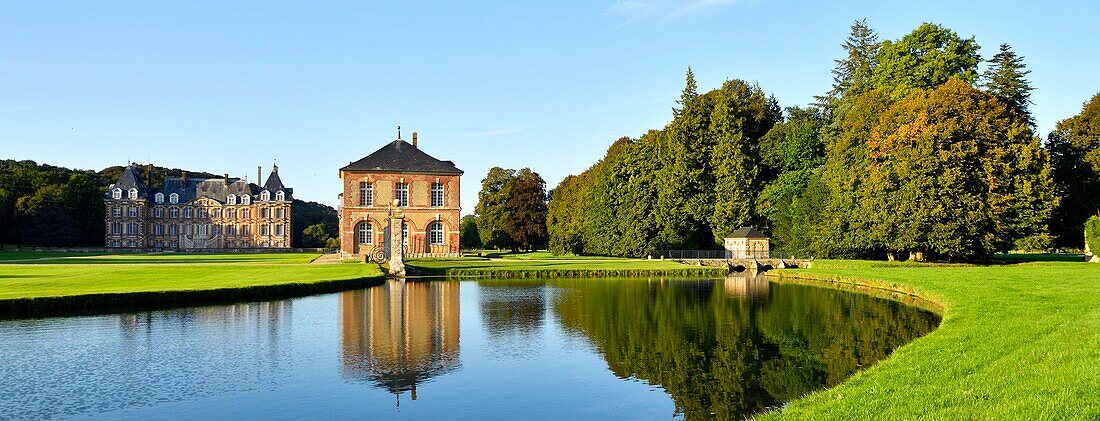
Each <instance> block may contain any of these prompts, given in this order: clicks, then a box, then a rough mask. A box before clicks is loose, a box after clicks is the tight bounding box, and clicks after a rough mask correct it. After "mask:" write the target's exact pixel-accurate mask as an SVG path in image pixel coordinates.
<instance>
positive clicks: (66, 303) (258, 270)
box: [0, 254, 382, 317]
mask: <svg viewBox="0 0 1100 421" xmlns="http://www.w3.org/2000/svg"><path fill="white" fill-rule="evenodd" d="M316 257H317V255H316V254H152V255H149V254H126V255H101V256H79V257H63V258H56V259H47V260H34V261H20V262H18V263H4V262H0V316H3V317H16V316H28V315H40V314H54V313H58V314H69V313H83V312H98V311H107V310H110V309H115V308H117V307H125V306H132V305H139V306H166V305H197V304H206V303H217V302H232V301H240V300H250V299H274V298H283V297H288V296H295V295H305V294H312V293H320V292H328V291H335V290H339V289H343V288H349V287H352V286H355V285H366V284H369V283H371V282H374V281H375V280H378V279H381V277H382V272H381V271H380V270H379V269H378V267H377V266H374V265H362V264H330V265H313V264H310V263H309V262H310V261H311V260H313V259H314V258H316Z"/></svg>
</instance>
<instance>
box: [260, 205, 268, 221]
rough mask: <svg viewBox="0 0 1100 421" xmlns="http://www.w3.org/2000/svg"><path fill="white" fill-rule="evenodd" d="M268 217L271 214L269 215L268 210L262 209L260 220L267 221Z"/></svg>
mask: <svg viewBox="0 0 1100 421" xmlns="http://www.w3.org/2000/svg"><path fill="white" fill-rule="evenodd" d="M268 215H269V214H268V210H267V208H260V218H261V219H267V216H268Z"/></svg>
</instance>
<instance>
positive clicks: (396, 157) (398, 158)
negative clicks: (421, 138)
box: [340, 139, 462, 175]
mask: <svg viewBox="0 0 1100 421" xmlns="http://www.w3.org/2000/svg"><path fill="white" fill-rule="evenodd" d="M340 171H378V172H406V173H427V174H457V175H461V174H462V170H460V169H458V167H455V164H454V163H453V162H451V161H441V160H438V159H435V158H434V157H432V156H431V155H428V154H427V153H425V152H424V151H422V150H420V148H418V147H416V146H413V145H412V144H410V143H409V142H406V141H404V140H401V139H397V140H395V141H393V142H390V143H388V144H386V146H383V147H382V148H380V149H378V150H377V151H374V153H371V154H370V155H367V156H365V157H363V158H362V159H360V160H358V161H355V162H352V163H350V164H348V165H347V166H345V167H344V168H341V169H340Z"/></svg>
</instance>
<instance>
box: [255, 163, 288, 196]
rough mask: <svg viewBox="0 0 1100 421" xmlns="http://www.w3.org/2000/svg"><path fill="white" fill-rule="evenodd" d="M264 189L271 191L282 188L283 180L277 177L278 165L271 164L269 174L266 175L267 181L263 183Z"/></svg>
mask: <svg viewBox="0 0 1100 421" xmlns="http://www.w3.org/2000/svg"><path fill="white" fill-rule="evenodd" d="M257 181H259V180H257ZM264 189H265V190H268V191H270V192H272V193H274V192H277V191H279V190H282V189H283V180H282V179H280V178H279V167H278V166H277V165H276V166H272V169H271V175H269V176H267V182H266V183H264Z"/></svg>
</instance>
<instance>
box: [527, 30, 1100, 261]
mask: <svg viewBox="0 0 1100 421" xmlns="http://www.w3.org/2000/svg"><path fill="white" fill-rule="evenodd" d="M842 47H843V49H844V52H845V55H844V56H843V57H841V58H839V59H837V60H836V66H835V68H834V69H833V71H832V74H833V81H834V82H833V86H832V87H831V89H830V90H829V91H828V92H826V93H824V94H822V95H820V96H817V97H815V101H814V103H813V104H810V105H807V106H804V107H788V108H786V109H781V108H780V106H779V104H778V102H777V101H776V100H775V99H774V97H773V96H771V95H769V94H767V93H766V92H765V91H764V90H763V88H761V87H760V86H758V85H756V84H750V83H747V82H745V81H742V80H737V79H733V80H727V81H726V82H725V83H723V84H722V86H721V87H719V88H717V89H714V90H711V91H708V92H705V93H702V94H700V93H698V87H697V85H696V82H695V79H694V76H693V74H692V71H691V69H690V68H688V71H687V75H686V83H685V87H684V90H683V92H682V93H681V96H680V100H679V101H678V103H677V106H676V107H675V108H674V109H673V115H672V121H671V122H669V123H668V124H667V125H666V126H665V127H663V128H660V129H654V130H650V131H649V132H647V133H645V134H643V135H642V136H641V137H639V138H625V137H624V138H621V139H619V140H617V141H615V142H614V143H613V144H612V145H611V146H610V147H609V148H608V150H607V153H606V155H605V156H604V157H603V159H601V160H600V161H598V162H596V163H595V164H594V165H593V166H591V167H590V168H588V169H587V170H586V171H584V172H582V173H580V174H577V175H571V176H568V177H566V178H565V179H564V180H563V181H562V182H561V183H560V184H559V185H558V186H557V187H556V188H554V189H553V190H552V191H551V193H550V197H551V200H550V202H549V205H548V214H547V233H548V236H549V242H548V244H549V248H550V250H551V251H553V252H555V253H577V254H597V255H613V256H644V255H647V254H650V253H653V252H655V251H657V250H662V249H710V248H717V247H719V244H720V243H721V240H722V238H723V237H724V236H725V235H726V234H728V233H729V232H730V231H732V230H734V229H736V228H737V227H739V226H743V225H753V226H756V227H758V228H761V229H762V230H764V231H765V232H768V233H769V234H770V235H771V236H772V238H773V241H774V243H775V246H776V247H778V248H781V249H783V250H785V251H788V252H790V253H793V254H797V255H801V256H806V257H810V256H813V257H853V258H883V259H885V258H915V259H920V260H925V259H936V260H952V261H963V260H984V259H988V258H990V257H991V256H992V255H993V254H994V253H997V252H1003V251H1007V250H1010V249H1014V248H1016V249H1035V250H1042V249H1049V248H1051V247H1081V246H1082V243H1083V231H1082V229H1083V224H1084V222H1085V219H1087V218H1088V216H1089V215H1092V214H1095V213H1096V212H1097V209H1098V208H1100V196H1097V195H1096V190H1097V189H1098V188H1100V152H1098V149H1100V119H1097V118H1096V117H1097V113H1098V112H1100V100H1098V99H1097V97H1093V99H1092V101H1091V102H1089V103H1088V104H1086V106H1085V107H1084V110H1083V111H1082V113H1081V114H1080V115H1078V116H1074V117H1072V118H1069V119H1067V120H1064V121H1062V122H1061V123H1059V124H1058V127H1057V129H1055V131H1054V132H1052V133H1050V135H1049V136H1048V139H1047V142H1046V144H1044V143H1043V142H1042V141H1041V139H1040V137H1039V136H1038V135H1037V134H1036V133H1035V125H1034V118H1033V117H1032V115H1031V113H1030V110H1029V105H1030V104H1031V100H1030V93H1031V91H1032V89H1033V88H1032V87H1031V85H1030V82H1029V81H1028V80H1027V76H1028V74H1029V72H1030V71H1029V70H1028V69H1027V67H1026V64H1025V63H1024V59H1023V57H1021V56H1019V55H1018V54H1016V53H1015V52H1014V51H1013V50H1012V48H1011V47H1010V46H1009V45H1007V44H1002V45H1000V48H999V49H998V51H997V52H996V53H995V54H994V55H993V56H992V57H990V58H988V59H985V60H983V58H982V57H981V56H980V55H979V53H978V51H979V49H980V47H979V45H978V43H977V41H975V39H974V38H973V37H970V38H964V37H961V36H959V35H958V34H957V33H955V32H954V31H952V30H951V29H948V28H945V27H943V26H940V25H936V24H930V23H926V24H922V25H920V26H919V27H917V28H916V29H914V30H913V31H912V32H911V33H909V34H907V35H905V36H903V37H901V38H900V39H896V40H883V41H880V40H879V37H878V35H877V34H876V32H875V31H874V30H873V29H872V28H871V27H869V26H868V25H867V23H866V21H856V22H855V23H854V24H853V25H852V27H851V32H850V35H849V36H848V38H847V39H846V40H845V42H844V43H843V44H842ZM1098 96H1100V94H1098Z"/></svg>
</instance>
